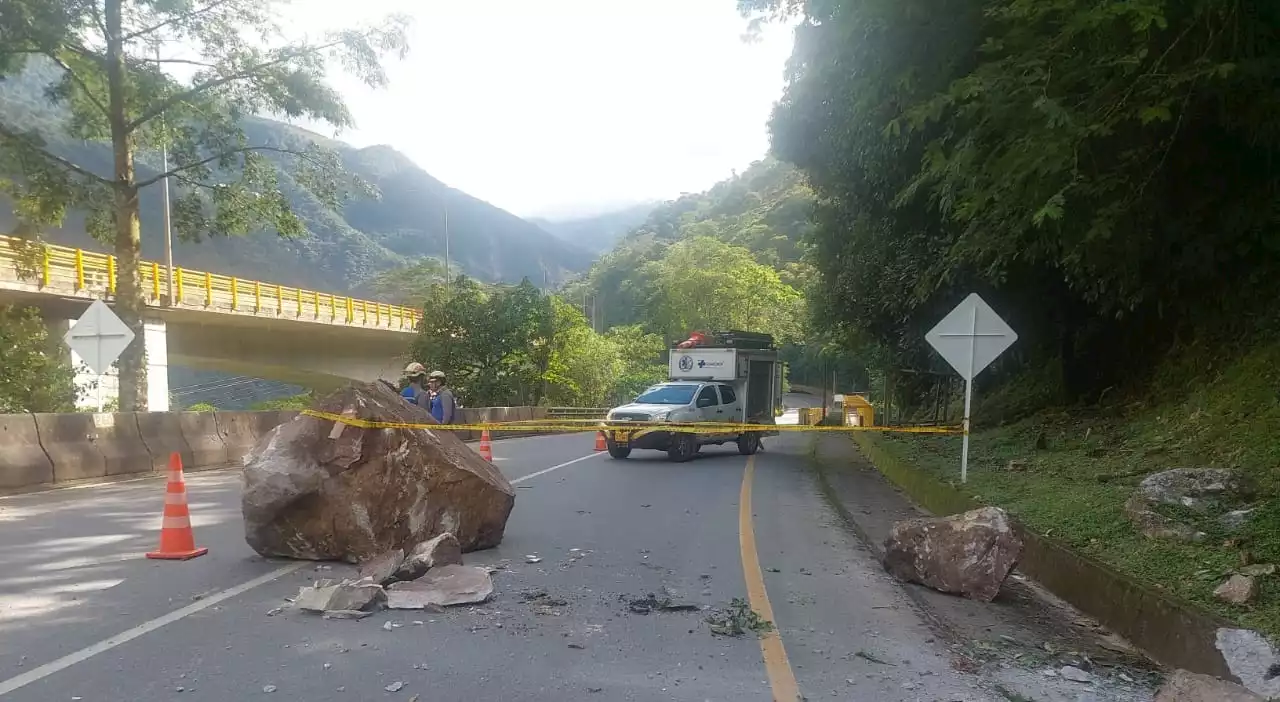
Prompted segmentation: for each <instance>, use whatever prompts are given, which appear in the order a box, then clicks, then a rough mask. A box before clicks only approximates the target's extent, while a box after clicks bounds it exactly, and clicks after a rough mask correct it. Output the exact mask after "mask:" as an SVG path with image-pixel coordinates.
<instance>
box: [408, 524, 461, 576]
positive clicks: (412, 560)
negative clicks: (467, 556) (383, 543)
mask: <svg viewBox="0 0 1280 702" xmlns="http://www.w3.org/2000/svg"><path fill="white" fill-rule="evenodd" d="M446 565H462V548H461V546H459V544H458V539H457V537H455V536H454V535H453V534H451V533H449V532H447V531H446V532H444V533H443V534H440V535H438V536H435V537H433V538H431V539H428V540H426V541H423V542H422V543H420V544H418V545H417V546H414V547H413V550H412V551H410V552H409V557H408V558H405V559H404V563H402V564H401V565H400V567H399V568H398V569H397V570H396V572H395V579H396V580H417V579H418V578H421V577H422V576H423V575H426V573H427V571H428V570H431V569H432V568H438V567H440V566H446Z"/></svg>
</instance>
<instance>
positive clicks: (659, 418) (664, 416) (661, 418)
mask: <svg viewBox="0 0 1280 702" xmlns="http://www.w3.org/2000/svg"><path fill="white" fill-rule="evenodd" d="M671 412H672V410H667V411H666V412H655V413H654V414H653V420H654V421H655V422H665V421H667V420H668V419H670V418H671Z"/></svg>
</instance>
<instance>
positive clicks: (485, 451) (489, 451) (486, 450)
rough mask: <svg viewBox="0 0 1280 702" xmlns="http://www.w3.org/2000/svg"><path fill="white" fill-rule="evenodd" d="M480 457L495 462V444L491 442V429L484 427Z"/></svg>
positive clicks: (481, 436)
mask: <svg viewBox="0 0 1280 702" xmlns="http://www.w3.org/2000/svg"><path fill="white" fill-rule="evenodd" d="M480 457H481V458H483V459H484V460H486V461H488V462H490V463H493V446H491V445H490V444H489V430H488V429H484V430H482V431H481V432H480Z"/></svg>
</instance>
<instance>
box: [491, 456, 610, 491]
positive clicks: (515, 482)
mask: <svg viewBox="0 0 1280 702" xmlns="http://www.w3.org/2000/svg"><path fill="white" fill-rule="evenodd" d="M602 455H604V454H603V453H592V454H589V455H586V456H583V457H582V458H575V459H573V460H572V461H565V462H564V463H561V464H560V465H558V466H551V467H550V468H543V469H542V470H540V471H538V472H536V473H530V474H528V475H522V476H520V477H519V478H515V479H513V480H512V481H511V484H512V485H519V484H520V483H523V482H524V481H526V480H533V479H534V478H536V477H538V476H539V475H546V474H547V473H550V472H551V471H553V470H560V469H561V468H564V467H565V466H571V465H573V464H575V463H581V462H583V461H585V460H587V459H589V458H595V457H596V456H602Z"/></svg>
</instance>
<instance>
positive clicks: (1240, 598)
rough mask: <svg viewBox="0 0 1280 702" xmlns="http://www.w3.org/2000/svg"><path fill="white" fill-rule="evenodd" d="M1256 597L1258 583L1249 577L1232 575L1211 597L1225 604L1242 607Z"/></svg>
mask: <svg viewBox="0 0 1280 702" xmlns="http://www.w3.org/2000/svg"><path fill="white" fill-rule="evenodd" d="M1257 595H1258V581H1257V580H1256V579H1254V577H1253V576H1251V575H1233V576H1231V577H1229V578H1227V579H1226V580H1225V581H1223V583H1222V584H1221V585H1219V586H1218V587H1216V588H1215V589H1214V591H1213V596H1214V597H1216V598H1218V599H1219V600H1222V601H1223V602H1226V603H1227V604H1233V605H1243V604H1248V603H1250V602H1252V601H1253V598H1254V597H1256V596H1257Z"/></svg>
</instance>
